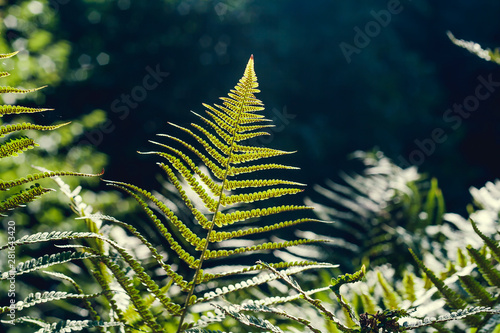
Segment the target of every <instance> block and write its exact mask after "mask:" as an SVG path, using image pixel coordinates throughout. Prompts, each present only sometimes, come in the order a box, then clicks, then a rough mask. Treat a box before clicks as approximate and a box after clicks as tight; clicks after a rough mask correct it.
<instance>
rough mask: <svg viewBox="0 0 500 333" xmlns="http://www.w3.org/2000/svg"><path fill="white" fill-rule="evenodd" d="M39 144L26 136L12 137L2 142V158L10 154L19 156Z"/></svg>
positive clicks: (0, 155)
mask: <svg viewBox="0 0 500 333" xmlns="http://www.w3.org/2000/svg"><path fill="white" fill-rule="evenodd" d="M36 146H38V143H35V141H34V140H33V139H30V138H28V137H26V136H23V137H19V138H12V139H9V140H8V141H6V142H3V143H2V144H0V158H4V157H9V156H18V155H19V154H21V153H22V152H24V151H26V150H28V149H33V148H35V147H36Z"/></svg>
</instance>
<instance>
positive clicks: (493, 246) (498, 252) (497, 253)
mask: <svg viewBox="0 0 500 333" xmlns="http://www.w3.org/2000/svg"><path fill="white" fill-rule="evenodd" d="M469 221H470V223H471V225H472V228H473V229H474V232H475V233H476V234H477V235H478V236H479V237H481V239H482V240H483V242H484V244H485V245H486V246H487V247H488V248H489V249H490V250H491V254H492V255H493V257H494V258H495V260H497V261H499V262H500V246H499V245H498V242H496V241H495V240H493V239H491V238H489V237H487V236H486V235H485V234H483V233H482V232H481V230H479V228H478V227H477V224H476V222H474V221H473V220H472V219H469Z"/></svg>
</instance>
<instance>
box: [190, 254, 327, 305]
mask: <svg viewBox="0 0 500 333" xmlns="http://www.w3.org/2000/svg"><path fill="white" fill-rule="evenodd" d="M268 265H269V266H270V267H273V266H274V267H276V266H277V265H271V264H268ZM259 267H260V270H264V269H268V268H267V266H265V265H259ZM325 267H328V266H327V265H308V266H291V267H289V268H286V269H283V270H281V271H280V273H281V274H283V275H286V276H292V275H295V274H298V273H301V272H304V271H306V270H310V269H314V268H325ZM330 267H331V266H330ZM203 278H205V276H203ZM277 279H280V277H279V276H278V275H276V274H273V273H271V274H262V275H258V276H254V277H253V278H251V279H247V280H246V281H241V282H238V283H236V284H231V285H228V286H224V287H219V288H217V289H216V290H214V291H210V292H207V293H205V294H204V295H203V297H202V298H197V300H196V303H202V302H206V301H209V300H212V299H214V298H217V297H223V296H226V295H228V294H229V293H232V292H235V291H238V290H244V289H247V288H250V287H256V286H259V285H261V284H264V283H269V282H271V281H275V280H277ZM203 280H204V281H205V279H203ZM327 289H328V288H322V290H327ZM318 291H319V290H318ZM318 291H314V292H312V293H308V295H311V294H313V293H316V292H318ZM257 302H258V303H259V304H261V303H260V301H257ZM274 302H278V300H277V299H275V300H274ZM262 304H263V303H262Z"/></svg>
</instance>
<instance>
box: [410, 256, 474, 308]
mask: <svg viewBox="0 0 500 333" xmlns="http://www.w3.org/2000/svg"><path fill="white" fill-rule="evenodd" d="M410 253H411V255H412V256H413V258H414V259H415V261H416V262H417V265H418V266H419V267H420V269H421V270H422V271H423V272H424V273H425V275H426V276H427V277H428V278H429V279H430V280H431V281H432V283H433V284H434V286H436V288H437V289H438V290H439V292H440V293H441V295H443V297H444V298H445V300H446V303H448V305H450V306H451V307H452V308H454V309H463V308H465V307H466V306H467V302H466V301H465V300H464V299H463V298H462V297H461V296H460V295H458V294H457V293H456V292H454V291H453V290H451V289H450V288H449V287H448V286H446V285H445V283H444V282H443V281H441V280H440V279H439V278H438V277H437V276H436V274H434V272H433V271H432V270H430V269H429V268H427V266H425V264H424V263H423V262H422V261H421V260H420V259H419V258H418V257H417V256H416V255H415V253H414V252H413V251H412V250H411V249H410Z"/></svg>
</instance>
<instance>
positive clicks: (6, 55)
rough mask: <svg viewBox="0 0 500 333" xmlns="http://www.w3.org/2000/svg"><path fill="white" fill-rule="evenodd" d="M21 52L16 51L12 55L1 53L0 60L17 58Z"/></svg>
mask: <svg viewBox="0 0 500 333" xmlns="http://www.w3.org/2000/svg"><path fill="white" fill-rule="evenodd" d="M18 53H19V51H14V52H10V53H3V54H2V53H0V59H7V58H11V57H13V56H15V55H16V54H18Z"/></svg>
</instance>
